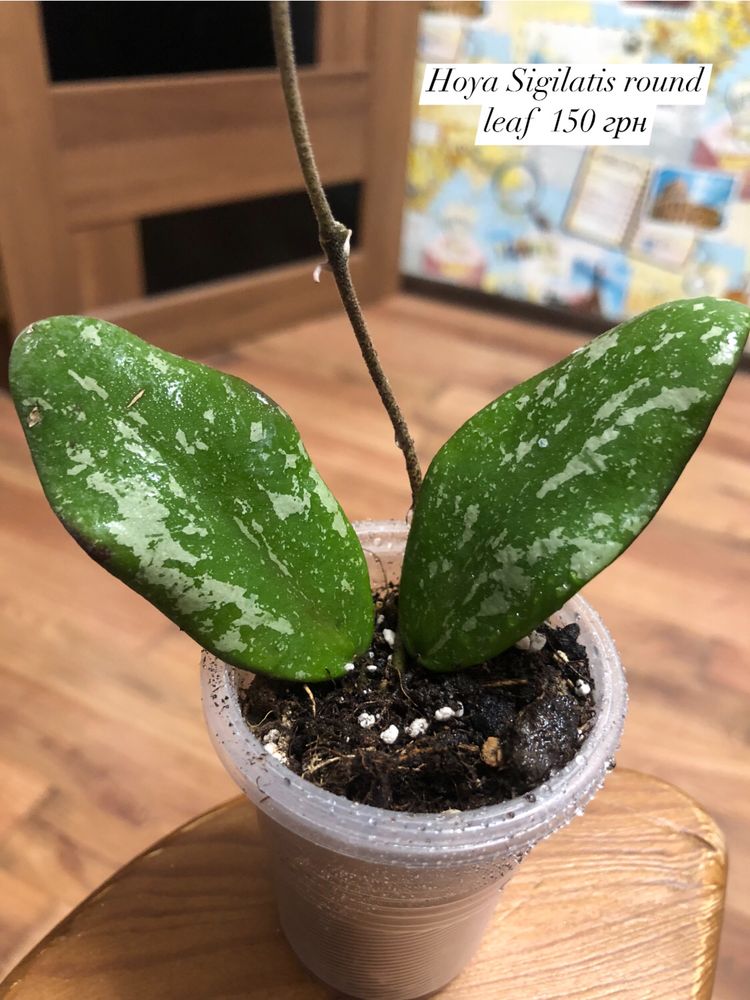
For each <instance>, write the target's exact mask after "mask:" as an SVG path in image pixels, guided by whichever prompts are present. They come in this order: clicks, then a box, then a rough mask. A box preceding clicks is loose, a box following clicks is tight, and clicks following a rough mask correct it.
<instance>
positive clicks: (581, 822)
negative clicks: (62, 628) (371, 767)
mask: <svg viewBox="0 0 750 1000" xmlns="http://www.w3.org/2000/svg"><path fill="white" fill-rule="evenodd" d="M725 875H726V854H725V850H724V844H723V838H722V835H721V833H720V831H719V830H718V828H717V827H716V825H715V823H714V822H713V820H712V819H711V818H710V817H709V816H707V815H706V813H705V812H703V810H702V809H701V808H700V807H699V806H698V805H697V804H696V803H695V802H694V801H693V800H692V799H690V798H688V796H686V795H684V794H683V793H682V792H680V791H678V790H677V789H676V788H674V787H672V786H671V785H667V784H665V783H664V782H662V781H658V780H657V779H656V778H651V777H648V776H646V775H643V774H640V773H638V772H635V771H618V772H616V773H615V774H613V775H612V776H611V777H610V778H609V779H608V780H607V784H606V787H605V789H604V791H603V792H602V793H601V794H600V795H599V796H598V797H597V798H596V799H595V800H594V801H593V802H592V804H591V805H590V806H589V808H588V810H587V811H586V814H585V815H584V816H583V817H581V818H579V819H576V820H575V821H574V822H573V823H572V824H571V825H570V826H569V827H568V828H567V829H566V830H564V831H563V832H561V833H560V834H558V835H556V836H555V837H553V838H551V839H550V840H548V841H547V842H545V843H543V844H541V845H540V846H539V847H538V848H537V849H536V850H535V851H534V852H533V853H532V855H531V857H530V858H529V859H528V860H527V861H526V862H525V863H524V864H523V865H522V866H521V867H520V869H519V871H518V874H517V875H516V876H515V878H514V879H513V880H512V881H511V882H510V884H509V885H508V887H507V889H506V890H505V892H504V894H503V897H502V901H501V904H500V906H499V907H498V909H497V912H496V915H495V917H494V920H493V924H492V926H491V929H490V931H489V932H488V933H487V935H486V937H485V940H484V942H483V944H482V947H481V950H480V952H479V954H478V955H477V957H476V959H475V960H474V962H473V963H472V964H471V966H470V967H469V968H467V969H466V970H465V971H464V972H463V974H462V975H461V976H459V978H458V979H456V980H455V981H454V982H453V983H452V984H451V985H450V986H449V987H448V988H447V989H446V990H445V991H444V992H443V993H442V994H441V996H443V997H445V998H465V1000H479V998H483V997H487V998H490V997H491V998H492V1000H502V998H506V997H507V998H509V1000H552V998H555V1000H563V998H567V997H569V998H571V1000H582V998H584V997H585V998H586V1000H604V998H605V997H606V998H608V1000H611V998H612V997H615V996H616V997H617V998H618V1000H631V998H632V1000H643V998H644V997H646V996H648V997H649V998H650V1000H687V998H693V997H710V996H711V986H712V982H713V975H714V967H715V958H716V949H717V945H718V938H719V930H720V925H721V913H722V905H723V900H724V884H725ZM329 996H330V993H329V991H327V990H326V989H325V988H324V987H323V986H321V985H320V984H318V983H316V982H314V981H313V980H312V979H311V978H310V977H309V976H308V975H307V973H306V972H305V970H304V969H303V968H302V967H301V966H300V965H299V963H298V962H297V961H296V959H295V958H294V956H293V955H292V953H291V951H290V949H289V948H288V946H287V944H286V942H285V940H284V938H283V937H282V934H281V932H280V930H279V927H278V923H277V921H276V915H275V912H274V907H273V902H272V893H271V885H270V882H269V878H268V868H267V866H266V865H265V863H264V855H263V848H262V847H261V845H260V843H259V840H258V831H257V826H256V820H255V815H254V810H253V807H252V806H250V804H249V803H248V802H247V801H246V800H244V799H234V800H233V801H231V802H228V803H227V804H226V805H222V806H219V807H218V808H216V809H213V810H211V811H210V812H208V813H205V814H204V815H202V816H199V817H198V818H197V819H195V820H193V821H192V822H191V823H188V824H186V825H185V826H182V827H180V828H179V829H178V830H176V831H175V832H174V833H172V834H170V836H168V837H167V838H166V839H164V840H162V841H161V842H160V843H158V844H157V845H156V846H154V847H153V848H152V849H151V850H149V851H147V852H146V853H145V854H142V855H141V856H140V857H138V858H136V859H135V860H134V861H132V862H131V863H130V864H129V865H126V866H125V867H124V868H122V869H121V870H120V871H119V872H118V873H117V874H116V875H115V876H114V877H113V878H111V879H110V880H109V881H108V882H105V884H104V885H103V886H102V887H101V888H100V889H99V890H98V891H97V892H95V893H94V894H93V895H92V896H90V897H89V898H88V899H87V900H86V901H85V902H84V903H82V904H81V905H80V906H79V907H78V908H77V909H75V910H74V911H73V913H71V915H70V916H69V917H67V918H66V919H65V920H63V921H62V923H60V924H59V925H58V926H57V927H56V928H55V929H54V930H53V931H52V932H51V933H50V934H49V935H48V936H47V937H46V938H45V939H44V940H43V941H42V942H41V943H40V944H39V945H37V947H36V948H35V949H34V950H33V951H32V952H31V954H29V955H28V956H27V957H26V958H25V959H24V960H23V961H22V962H21V963H20V965H18V966H17V967H16V968H15V969H14V970H13V971H12V972H11V974H10V975H9V976H8V978H7V979H6V980H5V981H4V982H3V983H2V984H0V998H8V1000H11V998H12V1000H171V998H175V1000H177V998H179V1000H209V998H210V1000H219V998H226V1000H228V998H240V997H241V998H245V1000H261V998H264V1000H266V998H268V1000H270V998H274V1000H277V998H278V1000H308V998H321V1000H322V998H325V997H329Z"/></svg>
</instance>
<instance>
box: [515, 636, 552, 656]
mask: <svg viewBox="0 0 750 1000" xmlns="http://www.w3.org/2000/svg"><path fill="white" fill-rule="evenodd" d="M546 644H547V637H546V636H545V635H542V633H541V632H529V634H528V635H525V636H523V637H522V638H521V639H519V640H518V642H517V643H516V649H523V650H524V651H530V652H532V653H538V652H539V650H540V649H544V647H545V646H546Z"/></svg>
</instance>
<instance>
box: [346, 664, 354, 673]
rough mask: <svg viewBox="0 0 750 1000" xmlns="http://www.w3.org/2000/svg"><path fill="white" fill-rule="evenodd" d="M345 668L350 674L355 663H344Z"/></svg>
mask: <svg viewBox="0 0 750 1000" xmlns="http://www.w3.org/2000/svg"><path fill="white" fill-rule="evenodd" d="M344 670H346V672H347V673H348V674H350V673H351V672H352V670H354V664H353V663H345V664H344Z"/></svg>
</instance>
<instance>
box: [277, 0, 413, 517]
mask: <svg viewBox="0 0 750 1000" xmlns="http://www.w3.org/2000/svg"><path fill="white" fill-rule="evenodd" d="M271 23H272V25H273V41H274V48H275V50H276V61H277V63H278V66H279V72H280V74H281V85H282V88H283V90H284V100H285V101H286V109H287V114H288V115H289V125H290V127H291V130H292V137H293V139H294V145H295V148H296V150H297V158H298V159H299V164H300V167H301V168H302V175H303V177H304V179H305V187H306V188H307V193H308V196H309V198H310V204H311V205H312V209H313V212H314V214H315V218H316V220H317V223H318V238H319V240H320V246H321V248H322V250H323V253H324V254H325V257H326V261H327V262H328V266H329V267H330V269H331V271H332V273H333V277H334V281H335V282H336V287H337V288H338V291H339V295H340V297H341V302H342V303H343V306H344V309H345V310H346V314H347V316H348V317H349V322H350V323H351V326H352V330H353V331H354V336H355V337H356V338H357V343H358V344H359V348H360V350H361V352H362V357H363V358H364V361H365V364H366V365H367V370H368V372H369V373H370V378H371V379H372V381H373V382H374V383H375V388H376V389H377V390H378V393H379V395H380V398H381V400H382V402H383V406H384V407H385V409H386V411H387V413H388V416H389V417H390V420H391V423H392V424H393V430H394V433H395V435H396V444H397V445H398V447H399V448H400V449H401V451H402V452H403V455H404V461H405V463H406V472H407V474H408V476H409V485H410V486H411V496H412V506H413V505H414V503H415V502H416V499H417V494H418V492H419V487H420V486H421V484H422V472H421V469H420V467H419V459H418V458H417V453H416V449H415V448H414V441H413V439H412V436H411V434H410V433H409V428H408V427H407V424H406V421H405V420H404V416H403V414H402V413H401V408H400V407H399V405H398V403H397V401H396V397H395V396H394V395H393V390H392V389H391V386H390V383H389V381H388V378H387V376H386V374H385V372H384V371H383V367H382V365H381V364H380V359H379V358H378V354H377V351H376V350H375V346H374V344H373V342H372V340H371V338H370V334H369V332H368V329H367V323H366V322H365V318H364V316H363V314H362V307H361V306H360V304H359V299H358V298H357V292H356V289H355V288H354V283H353V282H352V276H351V272H350V270H349V239H350V237H351V232H350V231H349V230H348V229H347V227H346V226H345V225H343V224H342V223H341V222H338V221H337V220H336V219H335V218H334V215H333V212H332V211H331V206H330V205H329V203H328V198H327V197H326V193H325V191H324V190H323V185H322V183H321V180H320V174H319V173H318V167H317V165H316V163H315V154H314V153H313V148H312V144H311V142H310V134H309V132H308V129H307V121H306V119H305V111H304V108H303V106H302V97H301V96H300V92H299V82H298V79H297V65H296V62H295V58H294V42H293V40H292V27H291V19H290V16H289V4H288V3H287V2H286V0H272V3H271Z"/></svg>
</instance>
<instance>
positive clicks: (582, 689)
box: [576, 677, 591, 697]
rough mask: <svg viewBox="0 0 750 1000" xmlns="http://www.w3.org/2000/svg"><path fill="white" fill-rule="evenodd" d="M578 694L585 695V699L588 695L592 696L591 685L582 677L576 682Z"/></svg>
mask: <svg viewBox="0 0 750 1000" xmlns="http://www.w3.org/2000/svg"><path fill="white" fill-rule="evenodd" d="M576 694H580V695H583V696H584V697H585V696H586V695H587V694H591V685H590V684H587V683H586V681H585V680H584V679H583V678H582V677H579V678H578V680H577V681H576Z"/></svg>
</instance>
